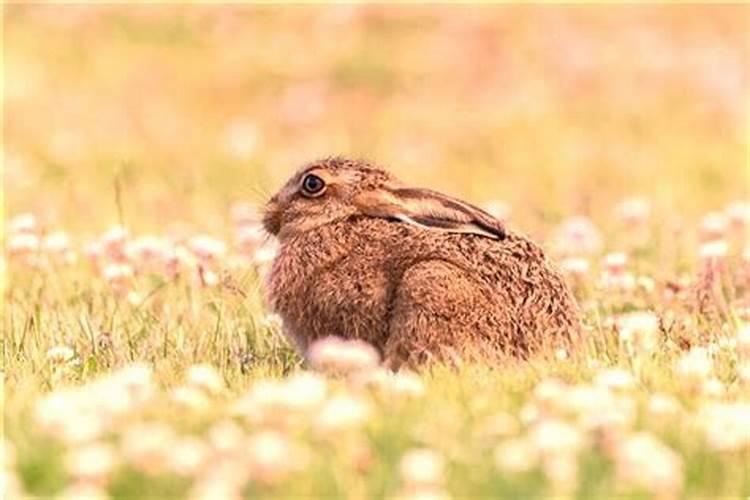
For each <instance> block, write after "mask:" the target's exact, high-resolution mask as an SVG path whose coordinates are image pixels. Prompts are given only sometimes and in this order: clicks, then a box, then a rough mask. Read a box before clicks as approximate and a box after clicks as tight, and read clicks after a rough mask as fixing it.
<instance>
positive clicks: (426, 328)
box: [263, 158, 579, 365]
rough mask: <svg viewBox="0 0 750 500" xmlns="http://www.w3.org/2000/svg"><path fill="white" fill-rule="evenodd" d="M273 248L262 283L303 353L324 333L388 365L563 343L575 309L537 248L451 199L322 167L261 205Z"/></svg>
mask: <svg viewBox="0 0 750 500" xmlns="http://www.w3.org/2000/svg"><path fill="white" fill-rule="evenodd" d="M263 222H264V226H265V228H266V230H267V231H268V232H270V233H272V234H274V235H276V236H277V237H278V239H279V241H280V248H279V253H278V255H277V257H276V259H275V261H274V262H273V267H272V269H271V272H270V275H269V277H268V282H267V292H268V299H269V303H270V305H271V307H272V308H273V310H274V311H275V312H277V313H278V314H280V315H281V317H282V318H283V320H284V331H285V334H286V335H287V336H288V337H289V338H290V339H292V340H293V342H294V343H295V344H296V346H297V347H298V348H299V349H300V350H301V351H302V352H303V354H304V352H305V351H306V349H307V347H308V345H309V344H310V342H312V341H314V340H316V339H318V338H321V337H325V336H328V335H338V336H341V337H344V338H356V339H362V340H366V341H368V342H370V343H372V344H373V345H374V346H376V347H377V348H379V349H380V350H381V352H382V354H383V356H384V357H385V359H386V360H387V361H388V362H389V363H391V364H392V365H399V364H401V363H404V362H406V363H409V364H416V363H422V362H424V361H427V360H429V359H432V358H434V359H438V360H439V359H446V358H452V357H455V356H466V355H469V354H480V355H496V354H506V355H513V356H525V355H527V354H528V353H529V352H532V351H534V350H537V349H538V348H540V347H541V346H544V345H560V344H561V343H562V344H567V343H568V342H570V341H571V340H572V339H574V338H575V337H576V336H577V335H578V332H579V317H578V309H577V306H576V304H575V301H574V299H573V298H572V296H571V294H570V292H569V290H568V288H567V286H566V285H565V282H564V281H563V279H562V277H561V276H560V274H559V273H558V272H557V271H556V270H555V269H554V268H553V267H552V266H551V265H550V263H549V262H548V261H547V260H546V258H545V256H544V253H543V252H542V250H541V249H540V248H539V247H538V246H537V245H536V244H534V243H533V242H531V241H529V240H528V239H526V238H525V237H523V236H522V235H520V234H517V233H515V232H513V231H509V230H508V229H506V228H505V227H504V225H503V224H502V223H501V222H500V221H499V220H497V219H495V218H494V217H493V216H491V215H490V214H488V213H486V212H485V211H483V210H480V209H479V208H476V207H474V206H472V205H470V204H468V203H466V202H463V201H461V200H458V199H455V198H452V197H449V196H446V195H444V194H440V193H437V192H435V191H430V190H427V189H417V188H412V187H407V186H404V185H402V184H401V183H400V182H399V181H398V180H397V179H396V178H395V177H393V176H392V175H391V174H389V173H388V172H386V171H384V170H380V169H378V168H375V167H373V166H371V165H369V164H367V163H364V162H359V161H352V160H346V159H342V158H330V159H326V160H322V161H319V162H315V163H312V164H310V165H308V166H305V167H304V168H302V169H301V170H300V171H299V172H297V173H296V174H295V175H294V176H293V177H292V178H291V179H290V180H289V182H287V184H286V185H285V186H284V187H283V188H282V189H281V190H280V191H279V192H278V193H277V194H276V195H275V196H274V197H273V198H271V200H270V201H269V202H268V204H267V206H266V209H265V215H264V221H263Z"/></svg>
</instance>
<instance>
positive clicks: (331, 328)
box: [268, 252, 390, 351]
mask: <svg viewBox="0 0 750 500" xmlns="http://www.w3.org/2000/svg"><path fill="white" fill-rule="evenodd" d="M360 257H361V256H360V255H357V254H356V252H352V254H350V255H347V256H343V257H342V258H339V259H336V260H335V261H331V262H326V263H325V265H320V264H319V263H316V262H308V263H307V264H308V265H304V266H300V265H297V264H298V262H299V261H297V263H295V265H294V267H293V269H292V268H289V269H287V267H288V266H289V262H288V259H286V258H285V256H284V255H281V256H280V258H279V259H278V260H277V261H276V262H275V263H274V269H273V270H272V273H271V276H270V279H269V282H268V287H269V293H270V299H271V305H272V308H273V309H274V311H275V312H276V313H278V314H279V315H280V316H281V317H282V318H283V320H284V325H285V326H284V328H285V333H286V334H287V336H288V337H289V338H290V339H291V340H292V341H293V342H294V343H295V344H296V346H297V347H298V348H299V349H300V350H302V351H304V350H306V349H307V347H309V344H310V343H311V342H313V341H314V340H315V339H318V338H322V337H326V336H329V335H336V336H340V337H343V338H350V339H355V338H356V339H361V340H365V341H367V342H370V343H372V344H373V345H375V346H378V347H379V346H381V345H382V344H383V343H384V342H385V340H386V336H387V333H386V332H387V311H388V301H389V293H390V291H389V290H390V288H389V280H388V276H387V271H388V269H387V266H383V265H382V263H381V262H378V261H377V260H370V261H367V260H365V261H363V260H362V259H361V258H360ZM315 264H317V265H315ZM292 270H293V271H294V272H291V271H292Z"/></svg>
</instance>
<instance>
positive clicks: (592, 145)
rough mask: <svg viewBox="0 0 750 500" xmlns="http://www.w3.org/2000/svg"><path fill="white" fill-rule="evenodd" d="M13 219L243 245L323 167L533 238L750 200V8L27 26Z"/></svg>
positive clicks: (11, 42)
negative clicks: (570, 222)
mask: <svg viewBox="0 0 750 500" xmlns="http://www.w3.org/2000/svg"><path fill="white" fill-rule="evenodd" d="M5 14H6V24H5V49H4V50H5V75H6V78H5V96H4V99H5V117H6V119H5V157H4V165H5V197H6V213H7V214H8V215H13V214H17V213H22V212H33V213H35V214H37V215H38V216H39V217H41V218H42V219H43V220H47V221H49V223H51V224H58V225H61V226H63V227H65V228H66V229H68V230H70V231H83V232H87V231H88V232H97V231H100V230H102V229H103V228H105V227H107V226H109V225H111V224H112V223H117V222H120V223H123V224H125V225H127V226H128V227H130V228H131V229H133V230H136V231H149V230H154V229H161V228H166V227H171V226H173V225H178V224H181V223H188V224H190V225H191V226H195V227H198V228H203V229H213V228H216V227H224V226H226V220H227V219H228V217H229V215H228V214H229V207H230V206H231V205H232V204H233V203H235V202H237V201H239V200H249V201H253V202H257V203H260V202H262V201H263V200H264V198H265V197H266V196H267V195H269V194H270V193H271V192H272V191H274V190H275V189H276V188H277V187H278V186H279V185H280V184H281V183H282V182H283V181H284V180H285V179H286V178H287V177H288V176H289V175H290V174H291V173H292V172H293V171H294V170H295V169H296V168H297V167H298V166H299V165H300V164H301V163H305V162H307V161H309V160H311V159H315V158H318V157H321V156H327V155H332V154H343V155H349V156H355V157H362V158H367V159H371V160H373V161H375V162H377V163H379V164H381V165H384V166H387V167H389V168H391V169H392V170H393V171H394V172H395V173H396V174H398V175H399V176H401V177H402V178H403V179H405V180H407V181H408V182H412V183H414V184H419V185H425V186H429V187H432V188H435V189H439V190H444V191H447V192H450V193H453V194H457V195H460V196H464V197H466V198H467V199H470V200H471V201H473V202H476V203H485V202H489V201H492V200H500V201H502V202H505V203H507V204H508V205H509V206H510V207H512V208H511V213H512V218H513V219H514V220H516V221H518V224H519V225H520V226H522V227H523V228H524V229H528V230H531V231H532V232H533V231H534V230H535V229H537V228H539V229H543V228H545V227H547V226H548V225H551V224H555V223H557V222H558V221H559V220H561V219H562V218H563V217H564V216H565V215H570V214H581V215H586V216H589V217H591V218H593V219H594V220H602V219H606V218H607V217H608V214H610V213H611V207H612V204H613V203H614V201H616V200H619V199H622V198H624V197H627V196H641V197H644V198H646V199H648V200H651V201H652V202H653V203H654V205H655V207H656V211H658V210H659V209H664V210H670V211H672V212H676V213H678V214H680V215H685V216H690V215H694V214H699V213H702V212H705V211H707V210H712V209H715V208H717V207H720V206H722V205H723V204H724V203H725V202H726V201H729V200H734V199H737V198H746V197H747V186H748V177H747V176H748V172H747V170H746V169H747V160H748V153H747V151H748V88H749V86H750V47H749V46H748V36H747V26H748V13H747V7H745V6H742V5H735V6H687V5H679V6H678V5H673V6H661V7H652V6H606V7H605V6H595V5H590V6H584V5H580V6H575V7H564V6H507V5H506V6H483V7H479V6H475V7H470V6H440V7H434V6H393V5H389V6H346V5H336V6H325V7H323V6H304V7H300V6H262V7H261V6H252V7H249V6H197V5H192V6H157V5H149V6H124V5H123V6H71V5H66V6H61V5H58V6H42V5H10V6H6V7H5Z"/></svg>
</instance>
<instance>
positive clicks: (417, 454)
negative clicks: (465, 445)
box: [399, 448, 445, 486]
mask: <svg viewBox="0 0 750 500" xmlns="http://www.w3.org/2000/svg"><path fill="white" fill-rule="evenodd" d="M444 467H445V461H444V460H443V458H442V457H441V456H440V455H438V454H437V453H435V452H434V451H432V450H429V449H426V448H418V449H413V450H409V451H407V452H406V453H405V454H404V455H403V456H402V457H401V462H400V466H399V470H400V471H401V478H402V479H403V480H404V482H405V483H407V484H409V485H412V486H414V485H419V486H434V485H437V484H440V483H441V482H442V481H443V469H444Z"/></svg>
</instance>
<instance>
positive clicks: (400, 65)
mask: <svg viewBox="0 0 750 500" xmlns="http://www.w3.org/2000/svg"><path fill="white" fill-rule="evenodd" d="M2 8H3V13H4V18H5V22H4V50H3V53H4V55H3V62H4V78H3V86H4V89H3V90H4V98H3V105H4V120H3V124H4V131H3V132H4V133H3V152H4V155H3V176H4V179H3V180H4V182H3V190H2V193H3V195H2V196H3V201H4V204H3V209H2V210H3V230H2V239H3V244H4V256H3V260H2V264H1V265H0V275H1V276H2V285H1V286H2V292H3V336H2V347H3V378H2V380H3V384H2V396H3V397H2V398H0V399H1V400H2V408H3V414H4V419H3V441H2V462H1V464H0V466H1V467H0V492H3V493H4V498H9V499H10V498H60V499H76V500H81V499H100V498H101V499H104V498H115V499H126V498H127V499H145V498H149V499H172V498H194V499H212V500H213V499H224V498H226V499H234V498H255V497H259V498H303V497H304V498H312V497H315V498H388V499H414V500H416V499H425V500H427V499H448V498H550V497H554V498H658V499H665V500H666V499H675V498H745V497H748V496H750V192H749V190H750V189H749V186H750V149H749V147H750V144H749V142H750V122H749V121H748V114H749V113H750V108H748V102H750V100H749V99H748V97H749V96H750V92H749V90H750V46H749V45H748V43H747V29H746V27H747V20H748V9H747V7H746V6H743V5H740V4H738V5H727V6H709V5H705V6H700V5H671V6H666V5H665V6H647V5H639V6H635V5H633V6H626V5H616V6H603V5H578V6H572V7H571V6H552V5H548V6H531V5H497V6H447V5H442V6H416V5H415V6H396V5H389V6H374V5H361V6H355V5H335V6H329V7H323V6H312V5H308V6H270V5H268V6H242V5H232V6H229V5H224V6H209V5H190V6H179V5H110V6H93V5H21V4H16V5H5V6H3V7H2ZM335 154H343V155H347V156H352V157H361V158H367V159H370V160H373V161H375V162H376V163H378V164H380V165H383V166H385V167H388V168H390V169H391V170H393V171H394V172H395V173H397V174H398V175H399V176H400V177H401V178H403V179H404V180H406V181H407V182H409V183H412V184H414V185H419V186H425V187H430V188H432V189H437V190H441V191H444V192H447V193H451V194H454V195H457V196H461V197H463V198H464V199H467V200H470V201H472V202H473V203H476V204H478V205H483V206H485V207H486V208H487V209H488V210H490V211H492V212H493V213H495V214H496V215H497V216H498V217H501V218H503V219H504V220H506V221H507V223H508V224H509V225H510V226H511V227H513V228H514V229H516V230H519V231H522V232H524V233H526V234H529V235H530V236H531V237H533V238H534V239H535V240H537V241H539V242H540V243H541V244H543V246H544V247H545V249H546V250H547V251H548V252H549V255H550V256H551V258H552V259H554V261H555V262H556V263H557V264H558V266H559V267H560V268H561V269H562V270H563V272H564V273H565V275H566V277H567V279H568V281H569V283H570V285H571V287H572V289H573V290H574V292H575V295H576V297H577V299H578V301H579V304H580V307H581V310H582V312H583V316H584V321H585V333H586V336H585V342H584V345H582V346H581V347H580V349H579V350H576V351H571V352H568V351H564V350H558V351H555V352H543V353H539V354H538V355H537V356H535V357H533V358H531V359H529V360H526V361H521V360H510V359H509V360H506V361H504V362H502V363H499V362H496V363H484V364H482V363H466V364H459V365H458V366H450V367H448V366H441V365H431V366H427V367H424V368H423V369H421V370H418V371H410V370H404V371H399V372H397V373H393V372H390V371H388V370H385V369H384V368H382V367H381V366H380V364H379V362H380V360H379V359H378V355H377V352H376V351H374V350H373V349H371V348H370V347H369V346H366V345H362V344H359V343H351V342H345V341H342V340H340V339H332V338H329V339H325V340H322V341H321V342H320V343H319V344H317V345H315V347H314V350H313V352H311V353H310V362H309V363H303V361H302V358H301V357H300V356H299V355H298V354H297V353H296V352H295V351H294V350H293V349H292V347H291V346H290V345H289V344H288V343H287V342H286V340H285V338H284V336H283V334H282V333H281V324H280V320H279V318H277V317H275V316H274V315H273V314H271V313H270V312H269V311H268V310H267V308H266V307H265V306H264V299H263V276H264V274H265V273H266V272H267V270H268V266H269V263H270V261H271V260H272V258H273V255H274V252H275V251H276V249H275V243H274V241H273V240H272V239H270V238H268V237H267V236H266V235H265V234H264V233H263V231H262V230H261V229H260V227H259V223H258V220H259V210H260V209H261V208H262V205H263V202H264V200H265V199H267V197H268V196H269V195H271V194H272V193H273V192H274V190H275V189H277V188H278V187H279V186H280V185H281V183H283V182H284V181H285V180H286V178H287V177H288V176H289V175H290V174H291V173H292V172H293V171H294V170H295V169H296V168H297V167H298V166H299V165H301V164H302V163H305V162H308V161H310V160H313V159H316V158H320V157H323V156H328V155H335Z"/></svg>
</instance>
